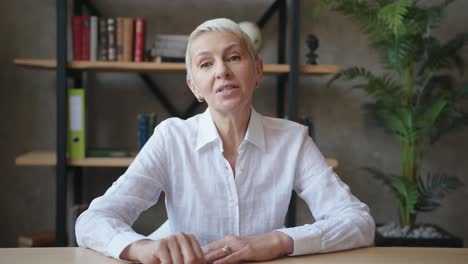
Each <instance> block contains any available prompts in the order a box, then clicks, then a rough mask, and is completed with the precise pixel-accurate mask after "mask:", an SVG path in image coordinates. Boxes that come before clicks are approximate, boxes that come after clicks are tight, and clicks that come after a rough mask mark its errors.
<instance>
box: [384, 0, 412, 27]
mask: <svg viewBox="0 0 468 264" xmlns="http://www.w3.org/2000/svg"><path fill="white" fill-rule="evenodd" d="M413 4H414V0H404V1H397V2H392V3H389V4H387V5H386V6H384V7H382V8H381V9H380V10H379V12H378V17H379V19H381V20H382V21H383V22H384V23H385V24H386V25H387V27H388V28H389V29H391V31H392V32H393V34H394V35H395V36H398V35H399V33H400V30H401V28H402V26H403V25H404V21H405V15H406V14H407V13H408V8H409V7H410V6H412V5H413Z"/></svg>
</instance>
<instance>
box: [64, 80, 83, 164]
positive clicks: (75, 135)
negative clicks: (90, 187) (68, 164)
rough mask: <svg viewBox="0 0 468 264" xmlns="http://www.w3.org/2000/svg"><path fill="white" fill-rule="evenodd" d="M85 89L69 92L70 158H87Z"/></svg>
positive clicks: (70, 90)
mask: <svg viewBox="0 0 468 264" xmlns="http://www.w3.org/2000/svg"><path fill="white" fill-rule="evenodd" d="M84 93H85V92H84V89H83V88H73V89H69V90H68V117H69V118H68V158H69V159H84V158H85V157H86V154H85V153H86V138H85V94H84Z"/></svg>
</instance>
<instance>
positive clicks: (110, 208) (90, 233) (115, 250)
mask: <svg viewBox="0 0 468 264" xmlns="http://www.w3.org/2000/svg"><path fill="white" fill-rule="evenodd" d="M161 127H162V125H159V126H158V127H157V128H156V129H155V131H154V133H153V135H152V136H151V137H150V139H149V140H148V141H147V142H146V144H145V145H144V147H143V148H142V149H141V151H140V152H139V154H138V155H137V157H136V158H135V160H134V161H133V162H132V164H131V165H130V166H129V168H128V169H127V171H126V172H125V173H124V174H123V175H122V176H120V177H119V179H118V180H117V181H115V182H114V183H113V184H112V186H111V187H110V188H109V189H108V190H107V191H106V193H105V194H104V195H103V196H101V197H98V198H96V199H94V200H93V201H92V202H91V204H90V206H89V208H88V210H86V211H85V212H83V213H82V214H81V215H80V217H79V218H78V220H77V222H76V226H75V232H76V238H77V242H78V245H79V246H80V247H88V248H91V249H94V250H96V251H98V252H100V253H102V254H104V255H106V256H112V257H114V258H117V259H119V257H120V254H121V252H122V251H123V250H124V249H125V248H126V247H127V246H128V245H130V244H131V243H133V242H135V241H137V240H141V239H147V237H145V236H143V235H140V234H137V233H136V232H135V231H134V230H133V229H132V228H131V226H132V224H133V223H134V222H135V220H136V219H137V218H138V216H139V215H140V214H141V212H142V211H144V210H146V209H148V208H149V207H151V206H152V205H154V204H155V203H156V202H157V201H158V198H159V196H160V194H161V191H163V190H164V188H163V187H164V186H165V184H164V179H167V178H166V175H167V173H166V172H167V170H166V168H165V164H167V163H166V161H165V159H166V156H165V155H164V153H165V147H164V144H165V143H164V133H162V128H161Z"/></svg>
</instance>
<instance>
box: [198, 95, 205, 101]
mask: <svg viewBox="0 0 468 264" xmlns="http://www.w3.org/2000/svg"><path fill="white" fill-rule="evenodd" d="M197 100H198V102H200V103H203V102H204V101H205V99H203V97H202V96H201V95H200V96H197Z"/></svg>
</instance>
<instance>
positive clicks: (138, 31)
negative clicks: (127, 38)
mask: <svg viewBox="0 0 468 264" xmlns="http://www.w3.org/2000/svg"><path fill="white" fill-rule="evenodd" d="M134 43H135V44H134V51H133V56H134V57H133V61H134V62H142V61H144V54H145V19H144V18H136V19H135V42H134Z"/></svg>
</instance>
